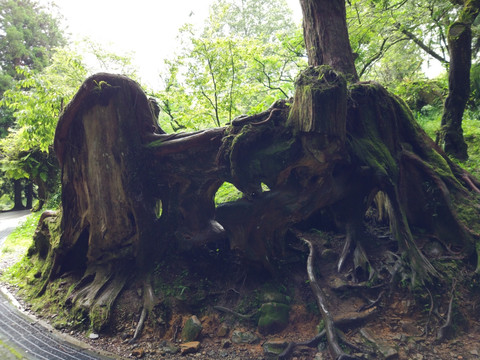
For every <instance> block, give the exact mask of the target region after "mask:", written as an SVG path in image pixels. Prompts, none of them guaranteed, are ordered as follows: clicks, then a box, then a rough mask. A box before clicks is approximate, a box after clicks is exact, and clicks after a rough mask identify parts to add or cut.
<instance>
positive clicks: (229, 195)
mask: <svg viewBox="0 0 480 360" xmlns="http://www.w3.org/2000/svg"><path fill="white" fill-rule="evenodd" d="M241 197H242V192H241V191H240V190H238V189H237V188H236V187H235V186H234V185H233V184H231V183H228V182H224V183H223V184H222V186H220V188H219V189H218V190H217V192H216V194H215V204H216V205H218V204H223V203H226V202H230V201H235V200H238V199H240V198H241Z"/></svg>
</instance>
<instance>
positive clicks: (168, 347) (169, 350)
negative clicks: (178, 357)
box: [161, 341, 180, 354]
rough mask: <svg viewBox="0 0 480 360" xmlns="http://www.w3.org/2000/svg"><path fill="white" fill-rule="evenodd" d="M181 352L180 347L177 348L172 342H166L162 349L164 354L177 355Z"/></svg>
mask: <svg viewBox="0 0 480 360" xmlns="http://www.w3.org/2000/svg"><path fill="white" fill-rule="evenodd" d="M179 351H180V348H179V347H178V346H175V344H173V343H171V342H166V341H165V343H164V344H162V347H161V352H162V353H163V354H176V353H178V352H179Z"/></svg>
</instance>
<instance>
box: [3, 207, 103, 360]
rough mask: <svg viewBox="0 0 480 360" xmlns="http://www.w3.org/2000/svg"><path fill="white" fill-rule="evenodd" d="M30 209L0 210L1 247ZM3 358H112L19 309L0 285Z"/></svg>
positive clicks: (91, 359)
mask: <svg viewBox="0 0 480 360" xmlns="http://www.w3.org/2000/svg"><path fill="white" fill-rule="evenodd" d="M28 214H29V212H28V211H15V212H7V213H0V248H1V247H2V245H3V242H4V241H5V239H6V237H7V236H8V234H9V233H10V232H11V231H12V230H13V229H15V227H16V226H18V224H19V223H20V222H21V221H24V220H25V219H26V217H27V216H28ZM0 359H2V360H4V359H5V360H13V359H15V360H16V359H28V360H40V359H42V360H96V359H109V358H107V357H104V356H101V355H98V354H96V353H94V352H92V351H90V350H89V349H87V348H86V346H85V348H82V347H79V346H75V345H73V344H70V343H68V342H66V341H65V339H63V338H62V337H61V336H60V335H59V334H55V333H53V332H51V331H50V330H48V329H46V328H45V327H43V326H41V325H40V324H39V323H38V322H36V321H34V320H33V319H32V318H30V317H28V316H27V315H25V314H23V313H22V312H20V311H19V310H18V309H17V308H16V307H15V306H14V305H13V304H12V301H11V300H10V299H9V298H8V294H7V293H6V291H5V290H4V289H1V288H0Z"/></svg>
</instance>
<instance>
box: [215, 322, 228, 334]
mask: <svg viewBox="0 0 480 360" xmlns="http://www.w3.org/2000/svg"><path fill="white" fill-rule="evenodd" d="M229 332H230V329H229V327H228V326H227V325H226V324H222V325H221V326H220V328H219V329H218V331H217V336H218V337H225V336H227V335H228V333H229Z"/></svg>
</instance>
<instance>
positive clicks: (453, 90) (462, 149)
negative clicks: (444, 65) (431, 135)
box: [439, 0, 480, 160]
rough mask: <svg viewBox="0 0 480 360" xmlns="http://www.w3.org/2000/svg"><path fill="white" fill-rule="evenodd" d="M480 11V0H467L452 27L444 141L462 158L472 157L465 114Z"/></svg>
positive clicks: (441, 135) (442, 133)
mask: <svg viewBox="0 0 480 360" xmlns="http://www.w3.org/2000/svg"><path fill="white" fill-rule="evenodd" d="M479 12H480V1H478V0H467V1H465V3H464V5H463V8H462V9H461V10H460V14H459V16H458V19H457V20H456V21H455V22H454V23H453V24H452V25H450V27H449V29H448V35H447V40H448V51H449V55H450V69H449V72H448V96H447V98H446V99H445V105H444V110H443V115H442V130H441V132H440V136H439V137H440V138H439V141H440V144H441V145H442V146H443V148H444V150H445V152H446V153H447V154H450V155H452V156H454V157H455V158H457V159H459V160H466V159H467V158H468V152H467V144H466V143H465V140H464V138H463V129H462V118H463V113H464V111H465V106H466V104H467V101H468V97H469V95H470V68H471V65H472V24H473V22H474V21H475V19H476V18H477V16H478V14H479Z"/></svg>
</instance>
